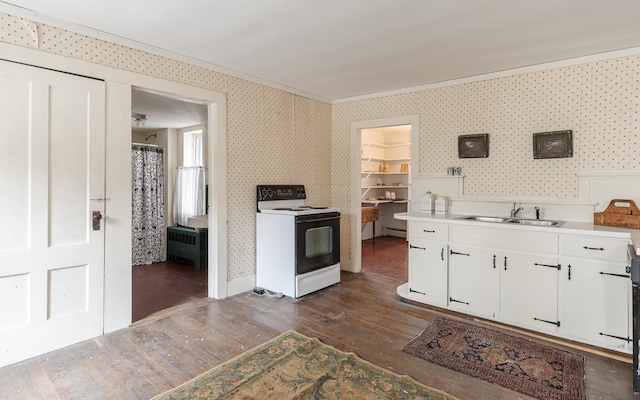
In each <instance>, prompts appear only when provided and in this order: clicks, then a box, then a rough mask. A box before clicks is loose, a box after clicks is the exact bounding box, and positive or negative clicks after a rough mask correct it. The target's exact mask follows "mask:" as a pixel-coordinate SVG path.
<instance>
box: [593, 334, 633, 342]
mask: <svg viewBox="0 0 640 400" xmlns="http://www.w3.org/2000/svg"><path fill="white" fill-rule="evenodd" d="M598 335H600V336H606V337H610V338H614V339H619V340H624V341H625V342H627V343H631V342H632V341H633V340H632V339H629V338H628V337H622V336H615V335H608V334H606V333H602V332H599V333H598Z"/></svg>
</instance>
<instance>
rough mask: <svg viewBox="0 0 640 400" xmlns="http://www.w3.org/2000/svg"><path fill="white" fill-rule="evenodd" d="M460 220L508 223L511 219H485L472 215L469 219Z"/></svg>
mask: <svg viewBox="0 0 640 400" xmlns="http://www.w3.org/2000/svg"><path fill="white" fill-rule="evenodd" d="M460 219H468V220H471V221H480V222H508V221H510V220H511V218H502V217H483V216H480V215H471V216H469V217H462V218H460Z"/></svg>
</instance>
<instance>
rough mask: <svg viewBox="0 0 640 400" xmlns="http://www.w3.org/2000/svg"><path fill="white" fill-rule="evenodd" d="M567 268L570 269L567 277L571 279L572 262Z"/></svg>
mask: <svg viewBox="0 0 640 400" xmlns="http://www.w3.org/2000/svg"><path fill="white" fill-rule="evenodd" d="M567 270H568V271H569V273H568V275H567V278H568V279H569V280H571V264H569V266H568V267H567Z"/></svg>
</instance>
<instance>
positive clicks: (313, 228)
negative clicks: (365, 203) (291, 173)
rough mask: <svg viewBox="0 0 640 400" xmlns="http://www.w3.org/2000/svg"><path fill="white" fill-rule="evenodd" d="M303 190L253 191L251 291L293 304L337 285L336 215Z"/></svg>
mask: <svg viewBox="0 0 640 400" xmlns="http://www.w3.org/2000/svg"><path fill="white" fill-rule="evenodd" d="M305 200H306V191H305V188H304V186H303V185H258V186H257V213H256V288H258V289H267V290H269V291H271V292H275V293H282V294H283V295H285V296H289V297H293V298H298V297H301V296H304V295H306V294H309V293H312V292H315V291H317V290H320V289H323V288H325V287H327V286H331V285H333V284H336V283H338V282H340V210H339V209H338V208H335V207H325V206H310V205H306V204H305Z"/></svg>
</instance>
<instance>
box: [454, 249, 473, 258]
mask: <svg viewBox="0 0 640 400" xmlns="http://www.w3.org/2000/svg"><path fill="white" fill-rule="evenodd" d="M449 254H450V255H454V254H457V255H459V256H467V257H469V256H470V254H468V253H458V252H457V251H453V250H449Z"/></svg>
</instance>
